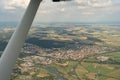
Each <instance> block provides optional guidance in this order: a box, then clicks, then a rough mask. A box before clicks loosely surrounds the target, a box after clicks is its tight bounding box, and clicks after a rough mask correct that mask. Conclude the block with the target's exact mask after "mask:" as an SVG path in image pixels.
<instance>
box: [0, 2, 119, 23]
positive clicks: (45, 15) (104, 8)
mask: <svg viewBox="0 0 120 80" xmlns="http://www.w3.org/2000/svg"><path fill="white" fill-rule="evenodd" d="M29 1H30V0H1V1H0V21H19V20H20V19H21V17H22V15H23V13H24V11H25V9H26V7H27V5H28V3H29ZM35 21H37V22H120V0H73V1H70V2H60V3H53V2H52V1H51V0H43V1H42V3H41V6H40V8H39V10H38V13H37V15H36V18H35Z"/></svg>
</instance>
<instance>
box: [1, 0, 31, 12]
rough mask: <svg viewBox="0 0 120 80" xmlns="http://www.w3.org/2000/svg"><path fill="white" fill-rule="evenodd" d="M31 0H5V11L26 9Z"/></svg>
mask: <svg viewBox="0 0 120 80" xmlns="http://www.w3.org/2000/svg"><path fill="white" fill-rule="evenodd" d="M28 3H29V0H4V5H3V7H4V9H7V10H14V9H16V8H18V7H19V8H26V7H27V5H28Z"/></svg>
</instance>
